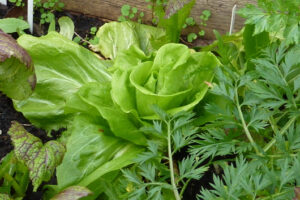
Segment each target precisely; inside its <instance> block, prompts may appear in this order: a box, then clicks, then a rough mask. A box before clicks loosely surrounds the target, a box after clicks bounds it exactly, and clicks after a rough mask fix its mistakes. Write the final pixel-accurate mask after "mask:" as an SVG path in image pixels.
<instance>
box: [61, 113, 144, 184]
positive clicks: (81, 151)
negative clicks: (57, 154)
mask: <svg viewBox="0 0 300 200" xmlns="http://www.w3.org/2000/svg"><path fill="white" fill-rule="evenodd" d="M101 124H102V119H101V117H98V118H97V117H91V116H90V115H88V114H81V115H78V116H76V117H75V119H74V122H73V126H72V128H71V129H70V130H69V131H70V133H71V136H70V138H69V139H68V142H67V145H66V148H67V152H66V154H65V157H64V159H63V162H62V164H61V165H60V166H59V167H58V168H57V182H58V187H59V188H60V189H63V188H65V187H67V186H70V185H73V184H76V185H80V186H85V187H88V186H90V185H91V184H92V183H93V182H94V181H96V180H98V179H99V178H101V176H103V175H105V174H106V173H109V172H112V171H114V170H119V169H121V168H123V167H125V166H127V165H129V164H131V163H133V159H134V158H135V157H136V156H137V154H139V153H140V152H141V151H142V150H143V148H141V147H138V146H136V145H134V144H132V143H129V142H127V141H125V140H122V139H119V138H117V137H115V136H114V135H113V134H112V133H111V132H110V131H109V130H108V129H106V127H105V125H104V126H103V125H101ZM91 189H93V188H91Z"/></svg>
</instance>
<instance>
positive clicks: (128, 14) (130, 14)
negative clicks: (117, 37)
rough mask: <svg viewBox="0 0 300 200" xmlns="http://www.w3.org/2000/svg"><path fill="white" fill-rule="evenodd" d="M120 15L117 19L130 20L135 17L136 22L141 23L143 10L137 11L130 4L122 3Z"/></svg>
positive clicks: (143, 14) (121, 20)
mask: <svg viewBox="0 0 300 200" xmlns="http://www.w3.org/2000/svg"><path fill="white" fill-rule="evenodd" d="M121 14H122V15H121V16H120V17H119V18H118V21H120V22H124V21H132V20H133V19H134V18H136V21H137V22H138V23H142V18H143V17H144V16H145V13H144V12H138V9H137V8H136V7H131V6H130V5H127V4H125V5H123V6H122V8H121Z"/></svg>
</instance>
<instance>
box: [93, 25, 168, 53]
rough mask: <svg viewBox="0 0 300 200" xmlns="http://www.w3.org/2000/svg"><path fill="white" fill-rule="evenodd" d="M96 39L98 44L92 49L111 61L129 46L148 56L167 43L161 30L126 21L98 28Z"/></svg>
mask: <svg viewBox="0 0 300 200" xmlns="http://www.w3.org/2000/svg"><path fill="white" fill-rule="evenodd" d="M96 37H98V38H99V43H98V44H97V45H93V49H94V50H95V51H100V52H101V54H102V55H103V56H105V57H106V58H111V59H114V58H116V56H117V54H118V53H119V52H121V51H123V50H127V49H129V48H130V47H131V46H137V47H138V48H140V49H141V50H143V51H144V52H145V54H149V53H151V52H152V51H154V50H157V49H158V48H159V47H160V46H162V45H163V44H166V43H167V42H168V41H167V39H166V34H165V31H164V30H163V29H160V28H156V27H153V26H148V25H144V24H138V23H134V22H128V21H126V22H111V23H107V24H105V25H103V26H101V27H100V28H99V31H98V32H97V35H96Z"/></svg>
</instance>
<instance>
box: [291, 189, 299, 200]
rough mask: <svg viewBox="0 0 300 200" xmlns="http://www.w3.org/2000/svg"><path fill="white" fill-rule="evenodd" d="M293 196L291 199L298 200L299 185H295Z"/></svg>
mask: <svg viewBox="0 0 300 200" xmlns="http://www.w3.org/2000/svg"><path fill="white" fill-rule="evenodd" d="M294 191H295V198H293V200H300V187H295V189H294Z"/></svg>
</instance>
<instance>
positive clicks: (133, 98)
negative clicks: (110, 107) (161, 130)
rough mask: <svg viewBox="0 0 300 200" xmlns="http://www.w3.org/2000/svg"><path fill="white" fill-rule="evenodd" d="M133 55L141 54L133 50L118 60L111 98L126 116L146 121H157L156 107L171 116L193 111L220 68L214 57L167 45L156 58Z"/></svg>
mask: <svg viewBox="0 0 300 200" xmlns="http://www.w3.org/2000/svg"><path fill="white" fill-rule="evenodd" d="M130 51H132V52H130ZM134 51H139V50H138V49H137V48H130V49H129V50H127V52H124V53H122V54H120V55H119V56H118V57H117V58H116V62H115V65H114V70H115V71H114V73H113V76H112V90H111V95H112V98H113V100H114V102H115V103H116V104H118V105H119V106H120V108H121V109H122V110H123V111H124V112H126V113H130V112H131V113H135V114H137V115H138V116H139V117H141V118H143V119H157V116H156V115H155V113H154V111H153V109H152V106H153V105H158V106H159V107H160V108H162V109H164V110H166V111H167V112H168V113H170V114H175V113H177V112H180V111H184V110H190V109H192V108H193V107H194V106H195V105H197V104H198V103H199V102H200V101H201V99H202V98H203V97H204V95H205V93H206V92H207V89H208V85H207V83H208V82H210V81H212V79H213V76H214V68H215V67H217V66H218V65H219V61H218V59H217V58H216V57H215V56H214V55H213V54H212V53H210V52H195V51H193V50H191V49H189V48H188V47H187V46H185V45H183V44H173V43H170V44H166V45H164V46H162V47H161V48H160V49H159V50H158V51H157V52H156V54H155V55H154V56H150V57H149V56H148V57H147V56H139V57H140V58H141V59H140V60H138V59H136V57H135V58H131V55H141V54H142V52H140V51H139V52H138V53H137V52H136V53H134ZM118 60H122V62H118ZM133 60H137V61H136V62H133Z"/></svg>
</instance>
